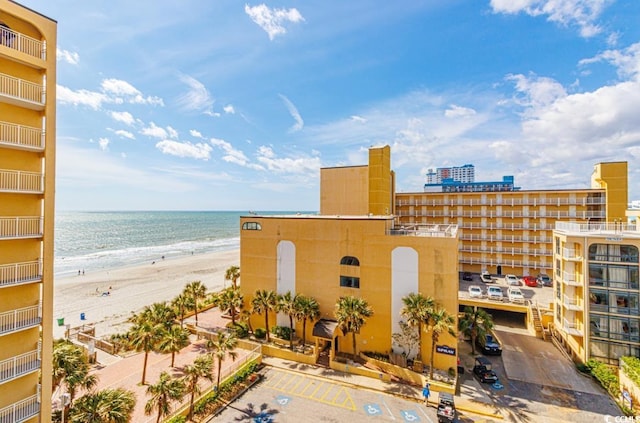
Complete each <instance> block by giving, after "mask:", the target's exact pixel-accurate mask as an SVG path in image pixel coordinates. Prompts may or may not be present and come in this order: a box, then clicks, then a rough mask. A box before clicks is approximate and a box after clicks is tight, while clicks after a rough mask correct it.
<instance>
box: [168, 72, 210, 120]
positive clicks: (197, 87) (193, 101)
mask: <svg viewBox="0 0 640 423" xmlns="http://www.w3.org/2000/svg"><path fill="white" fill-rule="evenodd" d="M180 80H181V81H182V82H183V83H185V84H187V85H188V86H189V91H187V92H186V93H184V94H182V95H181V96H180V97H179V98H178V105H179V106H180V107H181V108H182V109H184V110H194V111H199V112H201V113H204V114H206V115H209V116H216V115H217V116H219V114H217V113H214V112H213V103H214V101H215V100H214V99H213V97H211V94H210V93H209V90H207V87H205V86H204V84H203V83H202V82H200V81H198V80H197V79H195V78H192V77H190V76H189V75H180Z"/></svg>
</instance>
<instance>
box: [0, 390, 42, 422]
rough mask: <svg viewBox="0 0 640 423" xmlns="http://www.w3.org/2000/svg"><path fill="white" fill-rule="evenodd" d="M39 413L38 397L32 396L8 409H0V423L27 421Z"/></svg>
mask: <svg viewBox="0 0 640 423" xmlns="http://www.w3.org/2000/svg"><path fill="white" fill-rule="evenodd" d="M39 413H40V396H39V395H38V394H36V395H32V396H30V397H29V398H26V399H23V400H21V401H18V402H15V403H13V404H11V405H10V406H8V407H5V408H1V409H0V423H20V422H24V421H27V420H29V419H30V418H31V417H34V416H37V415H38V414H39Z"/></svg>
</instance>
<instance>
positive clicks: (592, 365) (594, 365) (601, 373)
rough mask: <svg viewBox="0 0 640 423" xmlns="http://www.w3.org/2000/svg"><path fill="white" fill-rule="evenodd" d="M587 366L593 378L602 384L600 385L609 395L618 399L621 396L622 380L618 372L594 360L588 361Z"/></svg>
mask: <svg viewBox="0 0 640 423" xmlns="http://www.w3.org/2000/svg"><path fill="white" fill-rule="evenodd" d="M586 366H587V368H588V369H589V370H590V372H591V374H592V375H593V377H595V378H596V379H597V380H598V382H600V385H602V387H603V388H604V389H606V390H607V392H609V394H611V395H612V396H613V397H615V398H617V397H618V395H619V394H620V380H619V379H618V375H616V372H615V371H614V370H613V369H612V368H611V367H609V366H607V365H606V364H604V363H601V362H599V361H597V360H593V359H591V360H589V361H587V363H586Z"/></svg>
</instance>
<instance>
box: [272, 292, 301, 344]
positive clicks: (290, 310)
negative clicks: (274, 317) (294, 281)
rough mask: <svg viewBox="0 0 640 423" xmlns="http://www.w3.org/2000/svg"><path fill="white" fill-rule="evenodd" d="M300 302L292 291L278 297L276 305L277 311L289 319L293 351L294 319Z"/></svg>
mask: <svg viewBox="0 0 640 423" xmlns="http://www.w3.org/2000/svg"><path fill="white" fill-rule="evenodd" d="M297 301H298V295H292V294H291V291H287V293H286V294H283V295H278V302H277V304H276V310H278V312H280V313H284V314H286V315H287V317H289V330H290V331H291V332H289V349H290V350H292V349H293V317H294V316H295V314H296V302H297Z"/></svg>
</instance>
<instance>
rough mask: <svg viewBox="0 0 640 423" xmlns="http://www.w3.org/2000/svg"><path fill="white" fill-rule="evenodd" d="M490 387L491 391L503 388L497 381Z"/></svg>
mask: <svg viewBox="0 0 640 423" xmlns="http://www.w3.org/2000/svg"><path fill="white" fill-rule="evenodd" d="M491 387H492V388H493V389H502V388H504V385H503V384H502V383H500V381H499V380H496V381H495V383H494V384H493V385H491Z"/></svg>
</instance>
